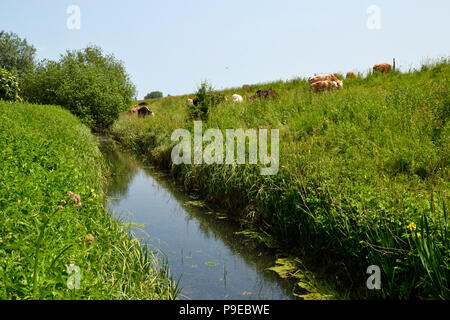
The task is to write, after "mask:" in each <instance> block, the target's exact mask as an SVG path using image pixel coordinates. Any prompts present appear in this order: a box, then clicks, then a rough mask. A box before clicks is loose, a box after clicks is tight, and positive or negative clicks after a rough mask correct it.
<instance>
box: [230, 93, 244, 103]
mask: <svg viewBox="0 0 450 320" xmlns="http://www.w3.org/2000/svg"><path fill="white" fill-rule="evenodd" d="M231 98H232V99H233V101H234V102H242V101H244V99H243V98H242V96H240V95H238V94H233V96H232V97H231Z"/></svg>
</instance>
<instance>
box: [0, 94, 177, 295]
mask: <svg viewBox="0 0 450 320" xmlns="http://www.w3.org/2000/svg"><path fill="white" fill-rule="evenodd" d="M104 170H105V164H104V160H103V158H102V155H101V153H100V152H99V150H98V147H97V144H96V142H95V140H94V137H93V136H92V134H91V132H90V130H89V129H88V128H87V127H85V126H84V125H81V123H80V121H79V120H78V119H77V118H76V117H75V116H73V115H71V114H70V113H69V112H68V111H66V110H63V109H62V108H60V107H56V106H40V105H32V104H25V103H7V102H1V101H0V299H171V298H175V295H176V293H175V291H176V290H174V287H173V285H172V282H171V280H170V277H169V275H168V273H167V268H165V267H160V266H158V264H157V261H156V259H155V258H153V257H152V256H150V255H148V254H147V253H146V251H145V249H143V248H142V247H141V244H140V243H139V241H137V240H131V239H130V238H129V237H128V235H127V232H126V230H124V229H123V227H122V226H121V223H119V222H118V221H116V220H114V219H113V218H112V217H111V216H110V215H109V213H108V212H107V211H106V210H105V206H104V194H103V188H104V186H105V182H106V181H105V177H104V172H105V171H104ZM72 193H73V194H72ZM77 195H79V197H78V196H77ZM70 265H74V266H73V267H72V270H75V272H76V274H80V282H79V284H80V289H78V290H77V289H73V290H70V289H69V288H68V283H69V286H72V287H73V285H75V286H76V285H77V283H76V281H75V282H73V281H72V280H71V279H76V278H77V275H76V274H75V273H72V272H74V271H70V270H69V271H68V266H70ZM77 267H78V268H79V269H78V270H79V271H80V273H78V272H77V271H76V270H77ZM68 272H69V273H71V274H68Z"/></svg>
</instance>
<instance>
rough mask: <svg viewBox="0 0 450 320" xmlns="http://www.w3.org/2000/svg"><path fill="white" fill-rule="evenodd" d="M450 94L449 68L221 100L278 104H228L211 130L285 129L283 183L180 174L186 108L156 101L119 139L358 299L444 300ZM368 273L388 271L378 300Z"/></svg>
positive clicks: (251, 173)
mask: <svg viewBox="0 0 450 320" xmlns="http://www.w3.org/2000/svg"><path fill="white" fill-rule="evenodd" d="M449 85H450V65H449V63H448V62H446V61H441V62H439V63H436V64H433V65H431V64H430V65H428V66H424V67H423V68H422V69H421V70H420V71H412V72H409V73H400V72H396V73H390V74H388V75H381V74H373V75H372V74H370V75H368V76H367V77H364V78H358V79H349V80H346V81H345V83H344V89H342V90H337V91H333V92H328V93H316V94H311V93H310V92H309V89H308V83H307V81H305V80H303V79H294V80H291V81H287V82H283V81H279V82H274V83H267V84H260V85H253V86H251V87H249V88H246V89H242V88H234V89H229V90H225V91H222V93H223V94H225V95H227V96H228V98H229V100H230V98H231V95H232V94H234V93H238V94H241V95H242V96H246V95H249V94H254V93H255V92H256V90H258V89H273V90H276V91H277V92H278V93H279V94H280V98H277V99H270V100H264V99H262V100H246V101H245V102H244V103H242V104H235V103H233V102H231V101H228V102H225V103H221V104H220V105H218V106H217V107H215V108H214V109H213V110H210V112H209V115H208V120H207V121H204V123H203V130H206V129H207V128H220V129H221V130H222V132H223V134H224V136H225V129H227V128H230V129H237V128H243V129H246V128H254V129H258V128H268V129H270V128H275V129H279V130H280V165H281V166H280V171H279V173H278V174H277V175H275V176H261V175H259V168H258V166H254V165H242V166H236V167H233V166H230V165H181V166H173V165H172V164H171V161H170V155H171V150H172V147H173V146H174V145H175V144H176V143H175V142H171V141H170V136H171V134H172V132H173V131H174V130H175V129H177V128H187V129H189V130H190V131H191V132H193V122H192V119H189V116H188V114H189V113H188V108H189V106H188V105H187V103H186V98H187V96H180V97H168V98H164V99H155V100H149V103H150V104H151V106H150V109H151V110H152V111H154V112H155V113H156V115H155V117H151V118H147V119H144V120H143V119H137V118H136V116H130V115H127V114H123V115H122V116H121V118H120V119H119V120H118V121H116V123H115V124H114V126H113V128H112V130H111V133H112V134H113V135H114V136H115V137H116V139H118V140H120V141H121V143H122V145H124V146H126V147H128V148H131V149H134V150H135V151H137V152H139V153H141V154H145V155H147V156H148V157H149V158H150V159H151V160H152V161H153V162H154V163H156V164H159V165H160V166H162V167H165V168H168V169H171V173H172V174H173V176H174V177H176V178H177V179H178V180H179V181H181V182H182V183H184V185H185V186H186V187H187V188H189V189H191V190H198V191H199V192H201V193H202V194H203V195H204V196H205V198H206V199H208V200H211V201H214V202H216V203H217V204H219V205H221V206H223V207H225V208H228V209H230V210H229V211H230V212H231V213H233V212H234V213H235V214H236V216H237V217H238V218H240V219H242V220H243V221H245V222H246V223H247V227H249V228H250V229H251V230H253V231H254V230H257V231H258V232H257V233H252V232H249V234H253V235H254V236H255V237H261V235H263V236H262V237H261V239H262V240H263V241H266V242H267V243H269V244H270V243H271V242H272V241H271V240H273V239H276V241H277V245H279V246H281V247H283V248H284V249H283V250H284V251H285V252H286V250H289V251H291V254H294V255H296V256H300V257H302V259H304V260H305V261H306V263H307V264H309V265H315V266H316V269H317V270H319V271H322V272H321V273H322V274H327V275H329V279H332V280H333V282H335V283H336V285H337V287H339V288H341V289H342V288H344V289H346V290H348V291H349V294H350V296H351V297H363V296H369V297H382V298H413V297H415V298H432V299H448V298H449V287H448V276H449V264H448V258H449V239H448V236H447V213H448V190H449V189H448V187H449V159H450V124H449V122H448V118H449V113H450V111H449V108H450V107H449V105H450V91H449ZM190 97H191V98H192V97H193V96H192V95H191V96H190ZM370 265H378V266H380V267H381V270H382V278H381V290H374V291H368V290H367V289H366V279H367V277H368V276H369V275H368V274H366V269H367V267H368V266H370ZM318 266H320V267H318Z"/></svg>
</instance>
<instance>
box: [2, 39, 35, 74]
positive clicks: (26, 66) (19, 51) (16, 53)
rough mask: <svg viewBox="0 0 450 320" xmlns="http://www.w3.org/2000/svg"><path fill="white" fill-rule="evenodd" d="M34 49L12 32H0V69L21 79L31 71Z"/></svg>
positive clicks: (33, 62)
mask: <svg viewBox="0 0 450 320" xmlns="http://www.w3.org/2000/svg"><path fill="white" fill-rule="evenodd" d="M35 54H36V48H35V47H34V46H32V45H29V44H28V42H27V40H26V39H21V38H20V37H19V36H18V35H17V34H15V33H12V32H9V33H8V32H6V31H3V30H2V31H0V68H3V69H6V70H8V71H11V72H12V73H13V74H14V75H16V76H19V77H21V76H22V75H23V74H25V73H27V72H29V71H31V70H33V68H34V66H35Z"/></svg>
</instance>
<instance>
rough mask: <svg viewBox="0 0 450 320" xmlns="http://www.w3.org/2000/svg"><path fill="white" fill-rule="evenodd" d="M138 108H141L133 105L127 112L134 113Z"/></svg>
mask: <svg viewBox="0 0 450 320" xmlns="http://www.w3.org/2000/svg"><path fill="white" fill-rule="evenodd" d="M140 108H141V107H140V106H133V107H132V108H131V109H130V110H129V111H128V113H131V114H133V113H136V112H138V110H139V109H140Z"/></svg>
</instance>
